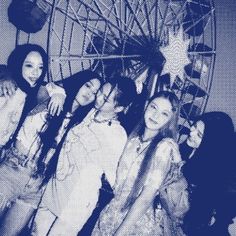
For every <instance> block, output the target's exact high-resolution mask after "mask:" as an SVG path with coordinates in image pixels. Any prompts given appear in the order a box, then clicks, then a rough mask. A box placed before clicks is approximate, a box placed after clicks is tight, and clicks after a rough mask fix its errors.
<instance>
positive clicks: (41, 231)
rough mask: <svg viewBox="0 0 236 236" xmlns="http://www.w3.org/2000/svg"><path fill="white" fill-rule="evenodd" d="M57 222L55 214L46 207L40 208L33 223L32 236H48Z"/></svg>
mask: <svg viewBox="0 0 236 236" xmlns="http://www.w3.org/2000/svg"><path fill="white" fill-rule="evenodd" d="M55 220H56V216H55V215H54V214H52V213H51V212H50V211H49V210H48V209H47V208H46V207H44V206H40V207H39V208H38V210H37V212H36V215H35V218H34V220H33V223H32V230H31V235H32V236H46V235H47V233H48V231H49V230H50V228H51V226H52V225H53V223H54V221H55Z"/></svg>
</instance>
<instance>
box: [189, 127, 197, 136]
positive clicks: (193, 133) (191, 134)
mask: <svg viewBox="0 0 236 236" xmlns="http://www.w3.org/2000/svg"><path fill="white" fill-rule="evenodd" d="M189 135H190V136H192V137H193V136H195V135H196V129H195V127H194V126H192V127H191V128H190V134H189Z"/></svg>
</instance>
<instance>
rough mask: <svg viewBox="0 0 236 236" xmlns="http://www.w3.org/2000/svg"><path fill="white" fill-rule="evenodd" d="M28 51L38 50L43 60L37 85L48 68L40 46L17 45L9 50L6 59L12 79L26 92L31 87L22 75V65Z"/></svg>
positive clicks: (45, 55) (44, 54)
mask: <svg viewBox="0 0 236 236" xmlns="http://www.w3.org/2000/svg"><path fill="white" fill-rule="evenodd" d="M30 52H38V53H39V54H40V55H41V57H42V60H43V71H42V74H41V76H40V77H39V79H38V80H37V82H36V86H35V87H37V85H40V84H41V83H42V82H43V80H44V77H45V75H46V72H47V69H48V56H47V54H46V52H45V50H44V49H43V48H42V47H41V46H39V45H36V44H23V45H17V46H16V47H15V49H14V50H13V51H12V52H11V54H10V55H9V57H8V60H7V68H8V69H9V70H10V72H11V75H12V79H14V80H15V82H16V83H17V85H18V86H19V87H20V89H21V90H23V91H24V92H26V93H27V94H28V92H29V91H30V90H32V88H31V86H30V85H29V83H28V82H27V81H26V80H25V79H24V78H23V76H22V66H23V63H24V60H25V58H26V57H27V55H28V54H29V53H30Z"/></svg>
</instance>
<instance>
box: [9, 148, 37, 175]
mask: <svg viewBox="0 0 236 236" xmlns="http://www.w3.org/2000/svg"><path fill="white" fill-rule="evenodd" d="M4 163H5V164H6V165H7V166H11V167H13V168H20V167H23V168H26V169H28V171H29V172H30V173H31V174H33V173H35V172H36V171H37V165H36V162H35V160H33V159H29V158H28V157H27V156H26V155H23V154H22V153H21V152H20V151H19V150H18V149H17V148H15V147H10V148H9V149H7V150H6V152H5V158H4Z"/></svg>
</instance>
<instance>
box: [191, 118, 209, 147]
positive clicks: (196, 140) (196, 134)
mask: <svg viewBox="0 0 236 236" xmlns="http://www.w3.org/2000/svg"><path fill="white" fill-rule="evenodd" d="M204 129H205V124H204V122H203V121H201V120H199V121H197V122H196V123H195V124H194V125H193V126H191V128H190V134H189V137H188V139H187V144H188V146H190V147H192V148H198V147H199V146H200V144H201V142H202V138H203V134H204Z"/></svg>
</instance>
